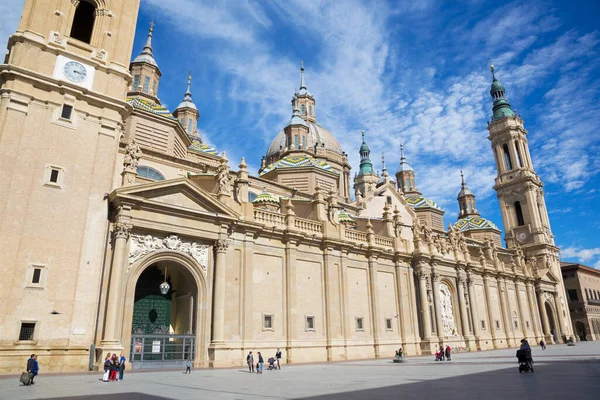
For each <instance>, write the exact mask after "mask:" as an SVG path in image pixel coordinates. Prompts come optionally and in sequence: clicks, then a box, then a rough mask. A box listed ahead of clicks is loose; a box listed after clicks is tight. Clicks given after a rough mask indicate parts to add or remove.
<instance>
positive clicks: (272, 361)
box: [267, 357, 277, 370]
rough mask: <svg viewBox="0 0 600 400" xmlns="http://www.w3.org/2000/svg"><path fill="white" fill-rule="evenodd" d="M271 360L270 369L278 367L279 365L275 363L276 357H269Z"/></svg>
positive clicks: (269, 360)
mask: <svg viewBox="0 0 600 400" xmlns="http://www.w3.org/2000/svg"><path fill="white" fill-rule="evenodd" d="M267 361H268V362H269V370H272V369H277V365H275V361H276V360H275V359H274V358H273V357H269V359H268V360H267Z"/></svg>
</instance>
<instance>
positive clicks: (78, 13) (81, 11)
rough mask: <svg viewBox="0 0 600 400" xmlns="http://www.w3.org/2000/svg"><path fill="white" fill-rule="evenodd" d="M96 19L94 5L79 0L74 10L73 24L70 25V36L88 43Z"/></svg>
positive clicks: (84, 0)
mask: <svg viewBox="0 0 600 400" xmlns="http://www.w3.org/2000/svg"><path fill="white" fill-rule="evenodd" d="M95 19H96V7H95V6H94V5H93V4H92V3H90V2H88V1H86V0H82V1H80V2H79V5H78V6H77V9H76V10H75V17H74V18H73V26H72V27H71V35H70V36H71V37H72V38H73V39H77V40H81V41H82V42H85V43H89V42H90V40H91V39H92V31H93V30H94V20H95Z"/></svg>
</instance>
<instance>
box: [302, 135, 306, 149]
mask: <svg viewBox="0 0 600 400" xmlns="http://www.w3.org/2000/svg"><path fill="white" fill-rule="evenodd" d="M302 148H303V149H305V148H306V136H304V135H302Z"/></svg>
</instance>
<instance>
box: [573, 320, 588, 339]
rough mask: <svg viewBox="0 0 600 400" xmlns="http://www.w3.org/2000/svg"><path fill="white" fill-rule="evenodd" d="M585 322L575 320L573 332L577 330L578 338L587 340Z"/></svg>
mask: <svg viewBox="0 0 600 400" xmlns="http://www.w3.org/2000/svg"><path fill="white" fill-rule="evenodd" d="M585 330H586V329H585V324H584V323H583V322H581V321H577V322H575V332H577V336H579V340H587V336H586V335H585Z"/></svg>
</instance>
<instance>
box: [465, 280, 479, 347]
mask: <svg viewBox="0 0 600 400" xmlns="http://www.w3.org/2000/svg"><path fill="white" fill-rule="evenodd" d="M467 287H468V290H469V302H470V303H471V318H472V321H471V322H472V324H473V334H474V335H475V339H479V336H480V335H481V330H480V328H479V324H480V323H481V322H480V321H479V317H478V315H477V294H476V293H475V282H474V280H473V275H472V273H471V272H467Z"/></svg>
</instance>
